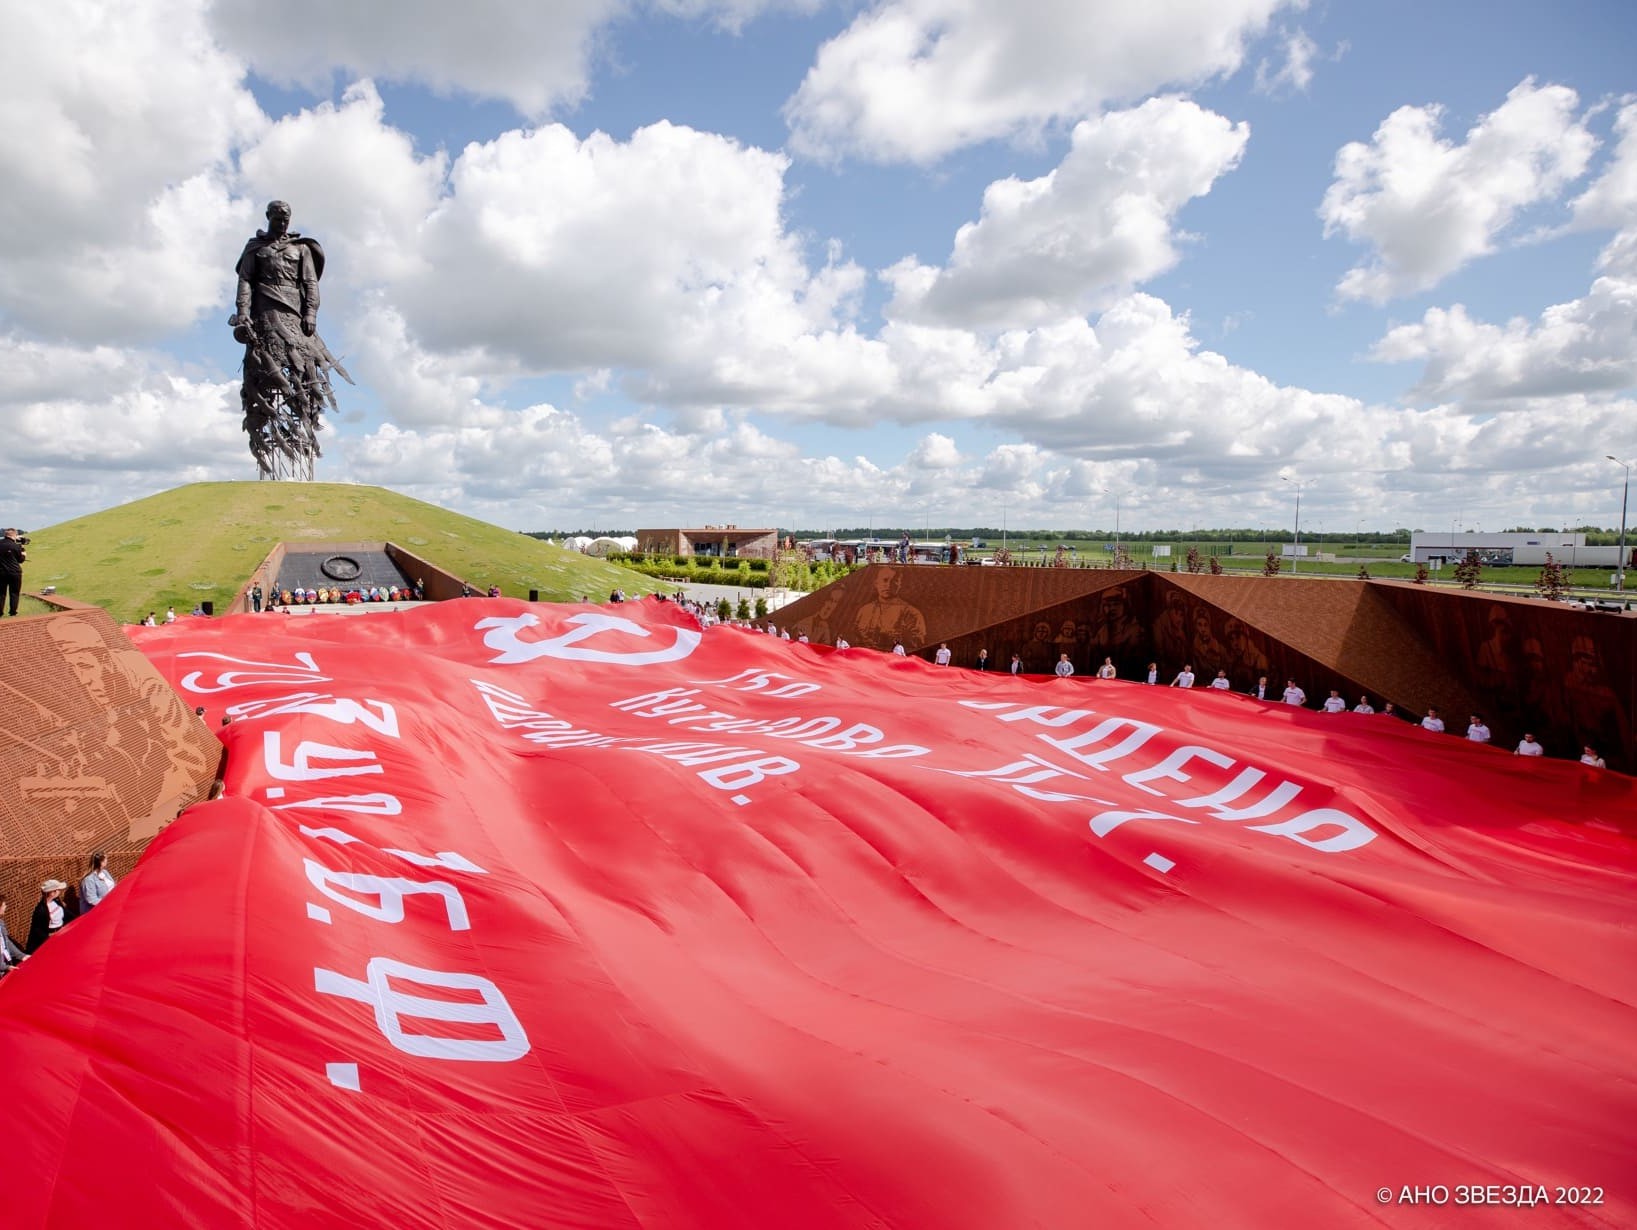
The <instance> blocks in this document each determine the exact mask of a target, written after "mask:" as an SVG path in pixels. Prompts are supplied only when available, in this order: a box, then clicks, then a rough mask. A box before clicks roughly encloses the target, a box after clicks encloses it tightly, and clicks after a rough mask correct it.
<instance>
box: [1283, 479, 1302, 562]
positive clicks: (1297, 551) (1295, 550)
mask: <svg viewBox="0 0 1637 1230" xmlns="http://www.w3.org/2000/svg"><path fill="white" fill-rule="evenodd" d="M1279 479H1280V481H1281V482H1286V483H1289V484H1290V485H1291V486H1293V487H1295V488H1296V541H1295V543H1294V544H1292V546H1291V548H1290V570H1291V571H1292V572H1295V571H1296V565H1297V563H1298V562H1299V561H1300V560H1301V558H1302V551H1301V547H1302V483H1303V482H1304V481H1306V480H1304V479H1300V478H1291V477H1290V476H1289V475H1286V474H1281V475H1279Z"/></svg>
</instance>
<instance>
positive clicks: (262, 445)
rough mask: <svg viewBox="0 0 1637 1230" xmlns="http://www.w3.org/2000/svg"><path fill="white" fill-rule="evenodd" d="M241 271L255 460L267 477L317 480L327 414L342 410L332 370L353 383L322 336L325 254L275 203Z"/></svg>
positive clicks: (241, 328) (247, 421)
mask: <svg viewBox="0 0 1637 1230" xmlns="http://www.w3.org/2000/svg"><path fill="white" fill-rule="evenodd" d="M238 274H239V293H238V301H237V305H236V306H237V311H235V312H234V314H233V315H232V316H230V317H229V318H228V324H230V325H232V326H233V336H234V337H235V338H236V339H237V340H239V341H241V342H243V343H244V383H243V385H242V386H241V388H240V391H239V398H240V401H241V403H242V404H243V407H244V429H245V431H246V432H247V433H249V436H250V455H251V456H252V457H254V458H255V459H256V470H257V473H258V475H259V476H260V477H261V478H273V479H279V478H297V479H308V480H311V479H312V477H313V461H314V459H315V458H317V457H318V456H320V454H321V452H322V450H321V449H320V448H319V445H318V433H319V432H320V431H322V430H323V427H324V423H323V420H322V419H321V418H320V415H322V414H323V412H324V410H325V408H326V407H328V408H329V409H331V410H334V409H335V408H336V405H335V391H334V390H333V389H332V388H331V387H330V373H331V372H332V371H333V372H336V373H338V374H339V375H340V376H341V378H342V379H343V380H345V381H346V382H347V383H348V384H351V383H352V377H351V376H349V375H348V374H347V370H346V368H344V367H342V366H341V364H340V363H338V362H336V360H335V356H334V355H332V354H331V353H330V350H329V347H327V346H326V345H324V340H323V339H322V338H321V337H319V336H318V280H319V278H321V277H323V276H324V249H323V248H321V247H319V245H318V241H317V240H316V239H310V238H308V237H306V236H304V235H301V234H298V233H297V232H295V231H292V230H291V229H290V207H289V206H288V205H286V204H285V203H284V202H283V201H274V202H272V203H271V204H270V205H268V207H267V229H266V230H265V231H257V232H256V236H255V238H254V239H251V240H250V241H249V242H248V243H246V244H245V245H244V252H243V254H242V255H241V256H240V257H239V264H238Z"/></svg>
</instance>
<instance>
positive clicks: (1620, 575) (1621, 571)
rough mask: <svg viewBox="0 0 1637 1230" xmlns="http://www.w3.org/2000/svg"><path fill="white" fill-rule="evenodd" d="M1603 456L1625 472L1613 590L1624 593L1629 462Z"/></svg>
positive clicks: (1629, 476) (1609, 455)
mask: <svg viewBox="0 0 1637 1230" xmlns="http://www.w3.org/2000/svg"><path fill="white" fill-rule="evenodd" d="M1604 455H1605V456H1606V457H1607V458H1608V459H1609V460H1610V461H1612V462H1614V464H1615V465H1617V466H1619V467H1620V468H1621V469H1622V470H1624V471H1625V472H1626V485H1625V487H1624V489H1623V490H1622V491H1621V492H1620V565H1619V568H1618V570H1617V573H1616V576H1617V579H1616V581H1615V588H1616V589H1618V590H1619V591H1620V592H1621V593H1624V592H1625V589H1626V501H1627V499H1628V498H1629V497H1630V496H1631V462H1629V461H1621V460H1620V459H1619V458H1618V457H1616V456H1615V455H1614V454H1613V453H1606V454H1604Z"/></svg>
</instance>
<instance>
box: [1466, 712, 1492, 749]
mask: <svg viewBox="0 0 1637 1230" xmlns="http://www.w3.org/2000/svg"><path fill="white" fill-rule="evenodd" d="M1466 737H1467V738H1468V739H1471V740H1472V741H1473V742H1474V743H1488V742H1489V727H1487V726H1485V725H1484V715H1483V714H1481V713H1474V714H1473V715H1472V720H1471V721H1470V722H1468V723H1467V724H1466Z"/></svg>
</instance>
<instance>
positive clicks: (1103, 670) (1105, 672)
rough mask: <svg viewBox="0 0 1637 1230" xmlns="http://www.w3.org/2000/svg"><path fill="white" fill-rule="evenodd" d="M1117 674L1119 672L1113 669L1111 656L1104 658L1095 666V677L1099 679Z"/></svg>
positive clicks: (1110, 677)
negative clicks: (1101, 662)
mask: <svg viewBox="0 0 1637 1230" xmlns="http://www.w3.org/2000/svg"><path fill="white" fill-rule="evenodd" d="M1118 675H1119V672H1118V671H1116V670H1115V669H1114V659H1113V658H1104V659H1103V664H1102V665H1101V666H1099V667H1098V668H1097V678H1099V679H1114V678H1117V677H1118Z"/></svg>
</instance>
